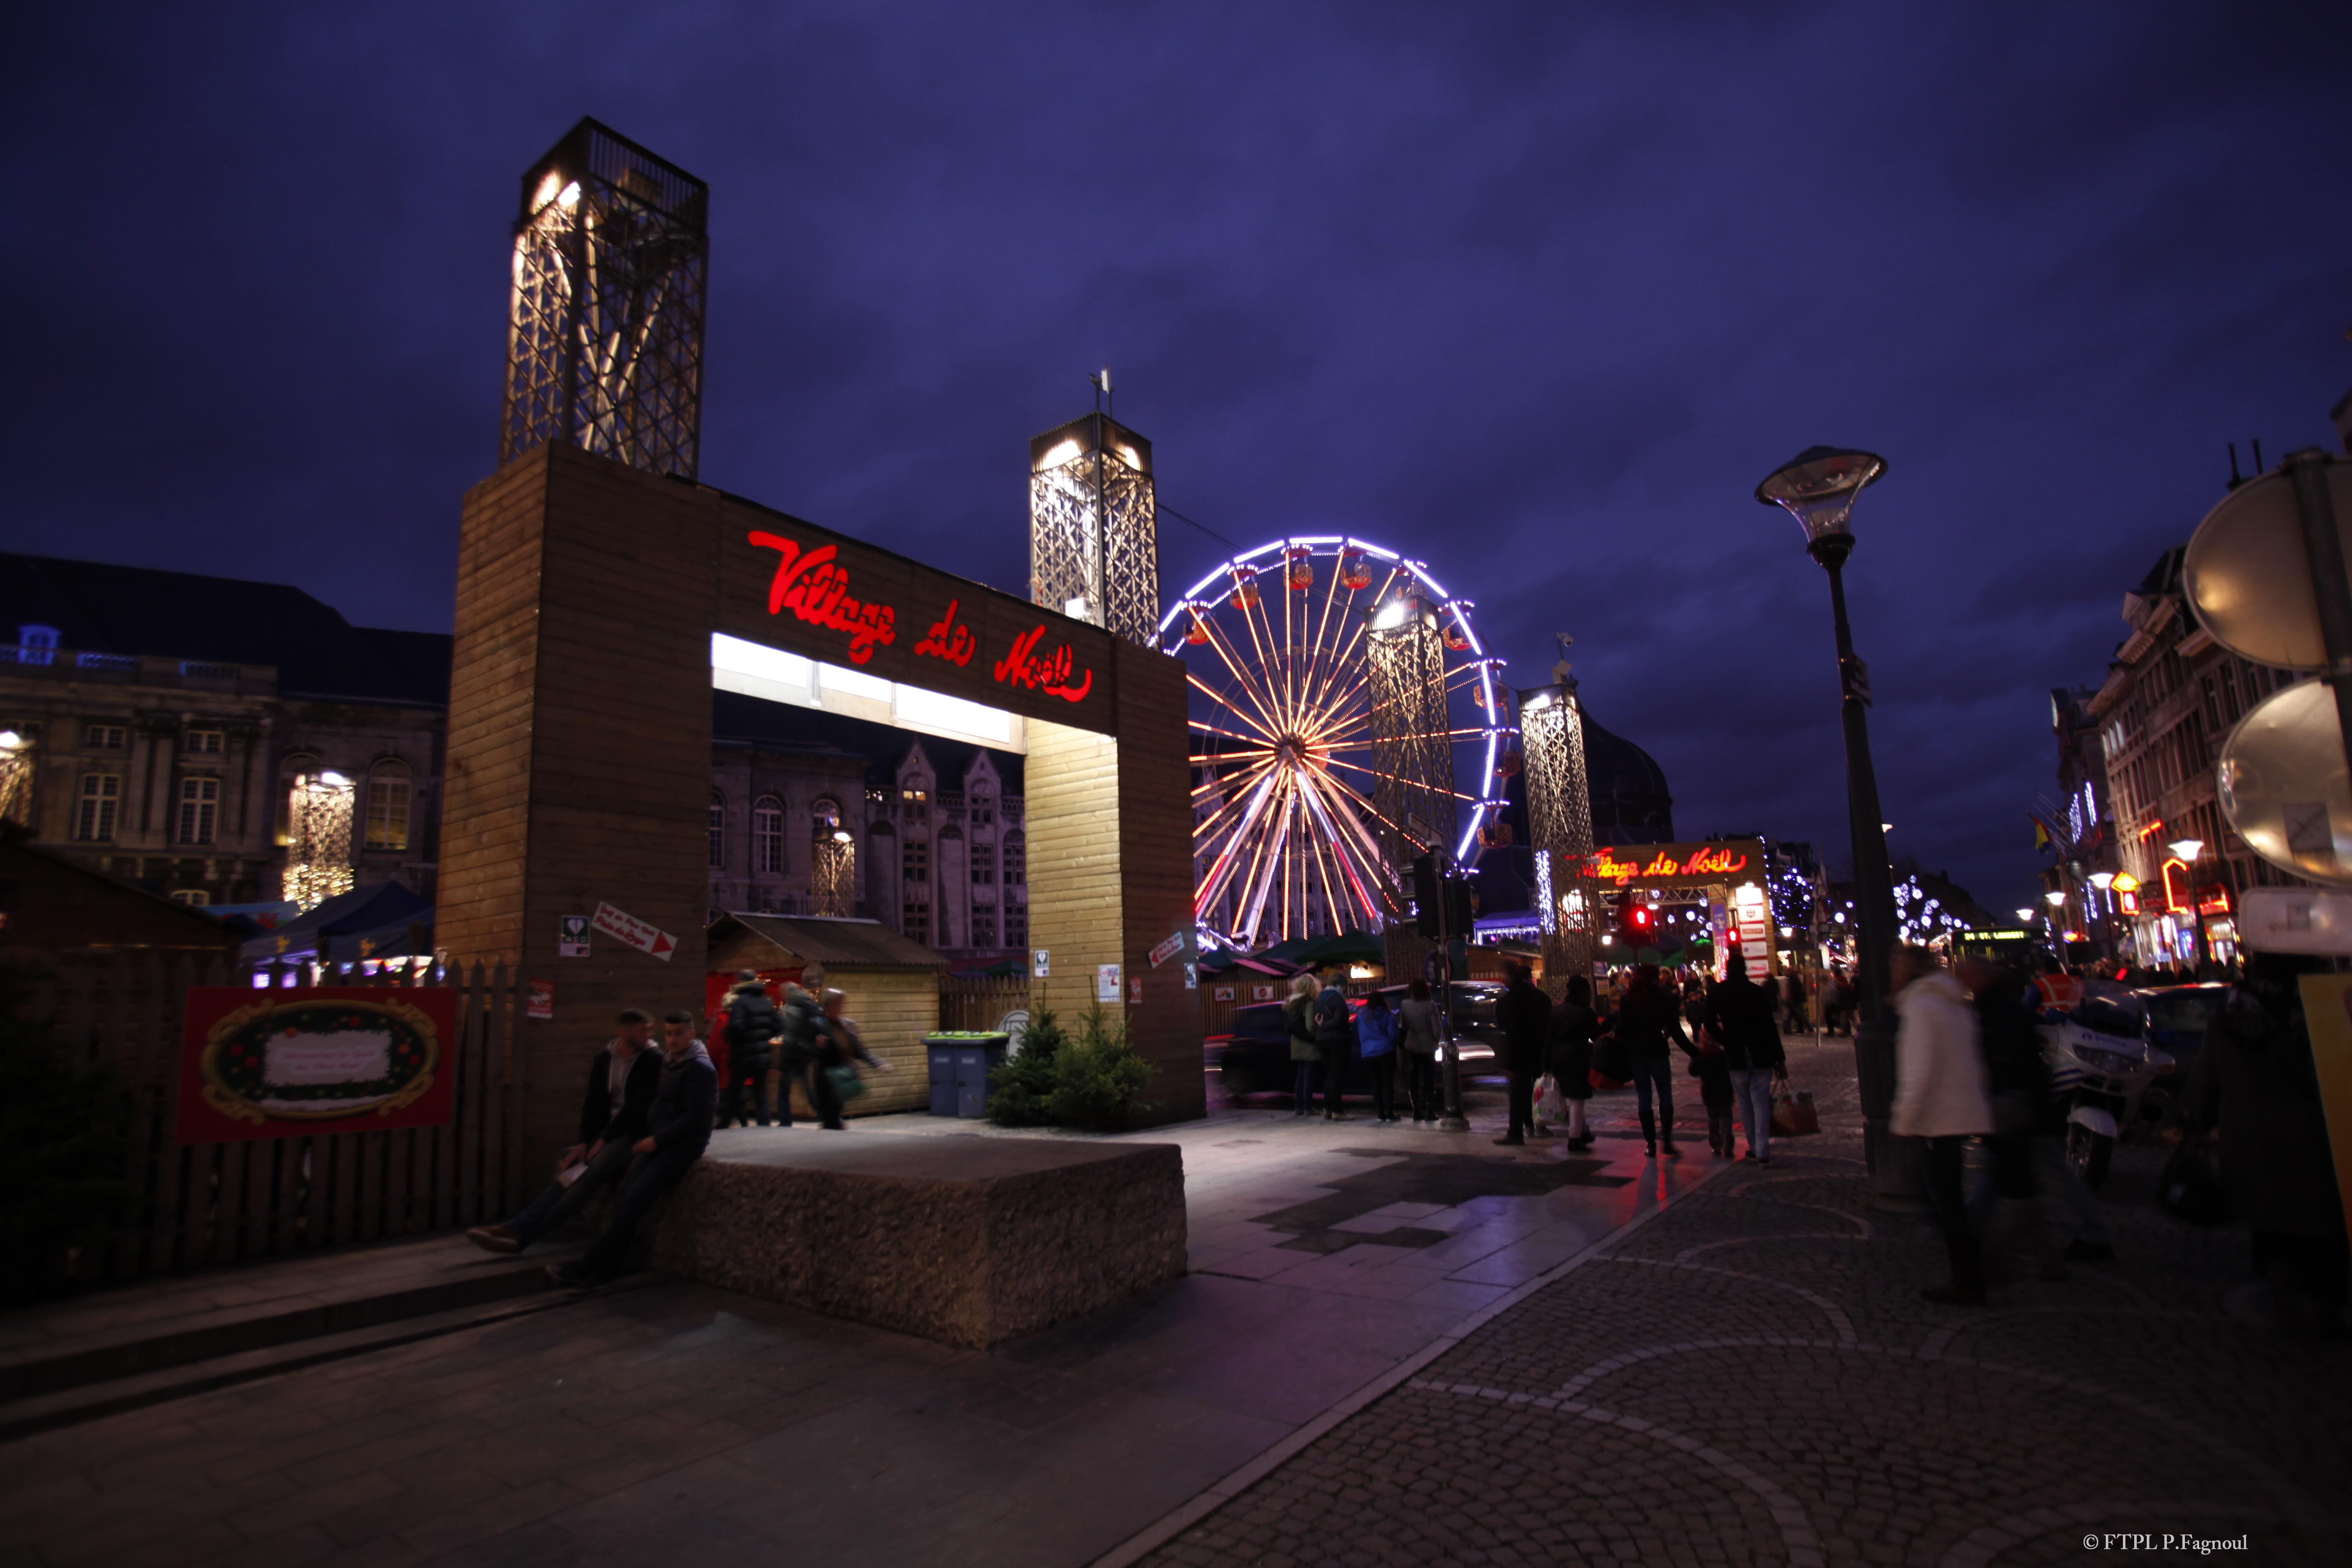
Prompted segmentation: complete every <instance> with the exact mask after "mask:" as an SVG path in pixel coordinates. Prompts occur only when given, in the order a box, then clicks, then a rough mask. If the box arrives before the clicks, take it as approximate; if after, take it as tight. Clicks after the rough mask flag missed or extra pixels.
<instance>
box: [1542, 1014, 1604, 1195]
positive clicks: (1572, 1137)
mask: <svg viewBox="0 0 2352 1568" xmlns="http://www.w3.org/2000/svg"><path fill="white" fill-rule="evenodd" d="M1599 1028H1600V1020H1599V1019H1598V1018H1597V1017H1595V1016H1594V1015H1593V1012H1592V982H1591V981H1590V980H1587V979H1586V978H1585V977H1584V976H1583V975H1581V974H1574V975H1570V977H1569V981H1568V1000H1566V1001H1565V1002H1562V1003H1561V1004H1560V1005H1559V1006H1557V1007H1554V1008H1553V1009H1552V1010H1551V1076H1552V1079H1553V1081H1555V1082H1556V1083H1558V1084H1559V1092H1560V1096H1561V1098H1562V1099H1564V1100H1567V1101H1568V1147H1569V1151H1570V1152H1571V1153H1574V1152H1579V1151H1581V1150H1585V1149H1590V1148H1591V1147H1592V1133H1591V1130H1590V1129H1588V1128H1587V1127H1586V1126H1585V1123H1584V1102H1585V1101H1586V1100H1590V1099H1591V1098H1592V1037H1593V1035H1594V1034H1595V1033H1596V1032H1597V1031H1598V1030H1599Z"/></svg>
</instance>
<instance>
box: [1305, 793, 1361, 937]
mask: <svg viewBox="0 0 2352 1568" xmlns="http://www.w3.org/2000/svg"><path fill="white" fill-rule="evenodd" d="M1307 798H1308V801H1309V803H1310V805H1309V809H1310V810H1312V811H1313V813H1314V814H1315V816H1316V818H1317V820H1318V822H1320V823H1321V824H1322V826H1323V832H1324V835H1325V844H1326V846H1328V849H1329V852H1330V858H1331V859H1332V860H1333V861H1335V862H1337V864H1338V865H1339V874H1340V878H1341V879H1342V880H1343V881H1345V882H1346V883H1347V884H1348V886H1349V887H1350V888H1352V889H1354V892H1355V899H1354V902H1355V906H1356V908H1357V909H1358V910H1360V911H1361V912H1362V914H1363V916H1364V918H1365V919H1366V921H1370V919H1371V918H1372V917H1373V915H1374V913H1375V909H1376V906H1375V904H1374V902H1373V900H1372V897H1371V895H1370V893H1368V892H1367V891H1366V890H1365V889H1364V884H1363V879H1361V878H1360V877H1359V876H1357V874H1356V868H1355V863H1354V861H1353V860H1352V859H1351V858H1349V855H1348V852H1347V843H1346V839H1345V837H1344V836H1343V835H1342V833H1341V831H1340V828H1339V824H1338V822H1336V821H1335V820H1333V816H1332V813H1331V812H1330V811H1329V809H1328V807H1327V805H1326V804H1325V802H1324V801H1323V799H1322V798H1321V792H1320V791H1319V790H1318V791H1314V792H1311V793H1310V794H1309V795H1308V797H1307ZM1340 815H1341V816H1349V815H1350V814H1349V813H1347V812H1345V811H1344V809H1343V810H1342V812H1341V813H1340ZM1349 826H1353V827H1354V828H1355V829H1356V830H1357V831H1358V832H1359V833H1361V832H1362V830H1363V825H1362V824H1361V823H1356V822H1351V823H1350V824H1349ZM1366 837H1370V836H1369V835H1366ZM1319 847H1320V846H1318V848H1319ZM1317 868H1318V874H1319V875H1321V877H1322V879H1323V900H1324V902H1325V903H1326V904H1327V905H1328V906H1329V907H1330V908H1331V910H1333V912H1334V915H1335V916H1336V915H1337V913H1338V910H1339V900H1338V899H1337V898H1336V897H1335V896H1334V894H1333V891H1332V889H1331V881H1330V873H1329V871H1328V868H1325V867H1324V866H1323V865H1322V859H1321V857H1320V855H1319V854H1318V859H1317Z"/></svg>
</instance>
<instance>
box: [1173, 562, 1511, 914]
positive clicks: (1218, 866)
mask: <svg viewBox="0 0 2352 1568" xmlns="http://www.w3.org/2000/svg"><path fill="white" fill-rule="evenodd" d="M1471 608H1472V605H1471V602H1470V601H1469V600H1466V599H1462V598H1457V597H1455V596H1454V595H1452V594H1449V593H1448V592H1446V590H1445V589H1444V586H1442V585H1441V584H1439V583H1438V582H1437V580H1436V579H1435V578H1433V577H1432V576H1431V575H1430V574H1429V571H1428V568H1427V567H1425V566H1424V565H1423V564H1422V563H1419V562H1415V561H1408V560H1405V559H1404V558H1403V557H1402V556H1401V555H1399V554H1398V553H1397V552H1395V551H1393V550H1389V549H1385V548H1383V547H1381V545H1378V544H1374V543H1372V542H1370V541H1368V540H1362V539H1356V538H1351V537H1347V536H1344V535H1315V536H1302V537H1296V538H1287V539H1277V540H1275V541H1273V542H1270V543H1266V544H1261V545H1259V546H1258V547H1257V548H1256V549H1255V550H1250V551H1244V552H1242V553H1241V554H1239V555H1236V556H1234V557H1233V558H1232V559H1231V560H1229V561H1226V562H1224V563H1223V564H1221V565H1219V566H1218V567H1217V569H1216V570H1215V571H1213V572H1212V573H1210V574H1208V575H1207V576H1205V577H1203V578H1202V579H1201V580H1200V582H1198V583H1196V584H1193V585H1192V588H1191V589H1190V590H1189V591H1188V592H1187V593H1186V594H1185V595H1183V596H1182V597H1181V599H1179V600H1178V601H1177V602H1176V604H1175V605H1173V606H1172V607H1171V609H1170V610H1169V611H1168V613H1167V615H1166V616H1163V617H1161V619H1160V646H1161V647H1163V648H1164V649H1165V650H1166V651H1167V652H1169V653H1172V654H1177V655H1180V656H1182V657H1183V658H1184V659H1185V663H1186V668H1187V669H1188V670H1189V672H1190V681H1191V685H1192V709H1191V723H1192V864H1193V903H1192V908H1193V913H1194V916H1195V918H1196V920H1197V921H1199V923H1200V925H1201V926H1202V929H1203V930H1204V931H1206V932H1207V933H1209V934H1211V935H1213V936H1215V937H1217V938H1219V939H1221V940H1223V941H1224V942H1229V943H1231V944H1232V945H1234V946H1235V947H1240V948H1249V947H1255V946H1262V945H1265V944H1266V943H1270V942H1278V941H1283V940H1286V939H1289V938H1294V937H1315V936H1325V935H1333V934H1337V933H1339V932H1340V931H1350V930H1359V931H1381V929H1382V928H1383V927H1384V926H1385V925H1386V924H1387V923H1388V921H1390V920H1391V919H1392V918H1394V917H1396V916H1398V915H1401V914H1402V913H1403V912H1404V910H1405V899H1404V891H1405V887H1406V880H1405V879H1406V874H1407V868H1408V867H1409V866H1410V864H1411V862H1412V859H1413V858H1414V857H1416V856H1418V855H1420V854H1421V853H1423V851H1424V850H1427V849H1430V848H1433V847H1441V846H1442V847H1444V848H1446V849H1448V850H1450V851H1451V852H1452V853H1453V854H1454V857H1455V858H1463V857H1465V856H1466V855H1467V854H1468V853H1469V850H1470V847H1471V845H1472V844H1473V843H1474V842H1475V841H1476V840H1477V838H1478V836H1479V833H1480V830H1481V828H1482V827H1483V826H1485V825H1486V821H1487V819H1488V817H1489V816H1490V815H1491V814H1492V813H1494V812H1495V811H1496V810H1498V809H1499V808H1500V807H1501V805H1502V804H1503V803H1502V802H1501V801H1499V800H1497V799H1495V798H1492V796H1493V794H1494V789H1493V785H1494V784H1495V781H1496V767H1497V765H1498V764H1499V763H1504V762H1505V744H1506V740H1507V736H1508V735H1509V733H1510V722H1509V717H1508V711H1507V696H1506V694H1505V689H1504V687H1503V685H1502V680H1501V675H1500V671H1501V668H1502V662H1503V661H1502V660H1500V659H1497V658H1490V657H1489V656H1488V655H1487V653H1486V647H1485V646H1484V645H1483V644H1481V643H1480V641H1479V640H1478V634H1477V630H1476V628H1475V627H1474V626H1472V625H1471V620H1470V611H1471Z"/></svg>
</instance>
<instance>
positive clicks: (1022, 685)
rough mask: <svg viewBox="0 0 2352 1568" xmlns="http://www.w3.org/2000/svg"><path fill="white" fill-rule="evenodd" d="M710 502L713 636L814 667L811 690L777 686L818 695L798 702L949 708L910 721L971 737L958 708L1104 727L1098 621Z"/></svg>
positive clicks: (973, 715)
mask: <svg viewBox="0 0 2352 1568" xmlns="http://www.w3.org/2000/svg"><path fill="white" fill-rule="evenodd" d="M719 505H720V508H721V513H720V527H719V536H718V548H719V561H718V573H719V625H718V626H716V627H714V628H713V630H714V631H716V632H718V633H719V634H720V635H722V636H724V637H730V638H732V639H736V640H737V641H739V642H741V643H749V644H756V645H758V646H760V647H765V648H768V649H771V650H772V651H773V652H774V653H776V654H777V655H779V656H780V657H784V658H801V659H805V660H808V661H810V662H811V663H813V664H814V665H815V666H816V667H818V670H819V672H820V673H819V674H818V675H817V676H816V677H815V680H816V684H815V685H814V687H808V678H807V677H805V676H802V675H801V672H800V671H798V670H797V669H794V670H792V671H789V672H788V678H787V679H782V681H781V684H782V686H785V687H788V688H792V689H793V690H795V691H798V690H800V689H803V688H807V689H809V690H810V691H811V692H812V695H813V697H814V698H815V699H817V700H814V701H812V702H811V704H810V705H812V706H823V707H826V708H831V707H833V706H835V703H834V701H833V700H832V699H833V697H834V696H835V694H838V695H840V696H841V697H842V699H843V700H844V701H845V703H847V704H849V705H853V706H854V705H856V702H857V700H859V699H860V698H863V699H866V700H867V701H868V702H869V703H870V704H871V705H873V706H876V707H877V708H890V709H894V710H906V709H909V708H912V707H921V706H924V705H926V704H928V705H929V706H930V707H934V708H942V711H944V710H945V709H944V707H943V705H953V706H955V717H953V718H952V719H951V720H950V721H940V720H936V719H935V720H933V721H932V722H931V723H930V724H929V725H926V724H924V723H921V722H917V723H915V724H914V725H912V726H911V727H915V728H925V727H934V728H938V729H940V730H941V731H943V732H953V733H956V734H959V735H962V736H967V737H970V738H975V739H977V738H979V737H978V736H976V735H973V733H972V731H974V730H975V729H990V728H992V727H993V726H992V725H989V724H985V723H980V724H975V723H974V722H973V721H974V720H976V719H978V717H979V714H978V712H977V711H976V710H972V709H971V708H969V707H968V706H962V705H970V704H978V705H979V707H980V709H984V710H992V711H994V712H997V713H1000V714H1012V715H1015V716H1018V717H1020V718H1026V719H1048V720H1052V721H1054V722H1055V723H1059V724H1068V725H1074V726H1076V727H1077V728H1079V729H1082V730H1093V731H1097V732H1105V733H1108V732H1111V731H1115V730H1116V728H1117V723H1118V721H1117V719H1116V718H1115V716H1114V713H1113V697H1114V694H1113V690H1112V685H1113V682H1112V674H1111V661H1112V658H1113V640H1112V638H1111V637H1110V635H1109V634H1108V633H1107V632H1105V631H1104V630H1103V629H1102V628H1101V627H1099V626H1089V625H1087V624H1086V623H1085V622H1083V621H1076V620H1073V619H1071V618H1070V617H1068V616H1063V615H1059V614H1056V613H1055V611H1052V610H1049V609H1045V608H1043V607H1040V606H1038V605H1031V604H1028V603H1027V602H1025V601H1024V600H1021V599H1017V598H1015V597H1013V595H1010V594H1004V593H1000V592H998V591H997V590H995V589H993V588H990V587H987V586H985V585H984V584H979V583H974V582H971V581H969V580H968V579H965V578H961V577H957V576H954V575H952V574H949V573H945V572H940V571H938V570H936V569H934V568H931V567H928V566H924V565H921V564H919V563H916V562H913V561H909V560H908V559H907V558H906V557H904V556H901V555H895V554H892V553H891V552H888V551H887V550H878V549H876V548H874V547H873V546H871V545H867V544H861V543H859V542H856V541H855V540H851V539H845V538H844V537H842V536H841V535H839V534H836V533H834V532H831V531H827V530H825V529H821V528H818V527H816V526H814V524H810V523H805V522H803V521H800V520H799V519H797V518H792V517H787V516H785V515H783V514H782V513H781V512H772V511H767V510H762V509H761V508H757V507H753V506H751V505H749V504H747V503H744V502H741V501H740V500H736V499H735V498H733V497H724V498H719ZM753 657H756V656H753ZM714 668H715V669H716V670H717V671H718V672H719V673H720V674H721V675H722V676H728V677H730V679H732V678H734V677H735V676H737V675H741V674H745V673H747V672H738V671H730V669H729V668H728V665H727V663H726V662H719V663H716V664H715V665H714ZM791 677H799V679H792V678H791ZM861 677H862V678H866V679H863V680H861V679H860V678H861ZM721 684H727V681H725V680H722V682H721ZM751 684H752V680H751V679H745V680H744V681H743V688H742V689H747V690H748V689H750V688H751ZM910 693H911V694H920V695H910ZM751 694H754V695H769V693H767V692H765V691H755V692H752V693H751ZM780 700H793V698H792V697H788V696H787V697H781V698H780ZM844 710H845V711H847V710H848V707H845V708H844ZM861 712H862V710H861ZM862 716H868V717H874V718H878V719H882V720H883V721H886V722H887V721H893V718H894V714H886V713H883V712H879V711H877V712H874V713H871V714H862ZM895 718H896V720H897V721H901V722H904V721H906V720H907V718H908V714H906V713H903V712H900V713H896V714H895ZM997 743H1002V742H997Z"/></svg>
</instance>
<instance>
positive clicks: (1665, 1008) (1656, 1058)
mask: <svg viewBox="0 0 2352 1568" xmlns="http://www.w3.org/2000/svg"><path fill="white" fill-rule="evenodd" d="M1609 1033H1610V1034H1611V1036H1612V1037H1614V1038H1615V1039H1616V1041H1617V1043H1618V1045H1620V1046H1621V1047H1623V1048H1624V1052H1625V1059H1626V1062H1627V1065H1628V1066H1629V1067H1630V1068H1632V1070H1633V1099H1634V1101H1635V1103H1636V1104H1637V1105H1638V1106H1639V1107H1640V1109H1641V1113H1642V1137H1643V1140H1644V1141H1645V1142H1647V1144H1648V1149H1649V1152H1650V1154H1651V1155H1652V1156H1655V1155H1656V1153H1657V1152H1658V1134H1659V1133H1660V1132H1661V1131H1664V1134H1665V1142H1666V1154H1667V1157H1668V1158H1670V1159H1680V1158H1681V1157H1682V1151H1681V1150H1679V1149H1677V1148H1675V1089H1674V1084H1675V1079H1674V1067H1673V1059H1674V1058H1672V1057H1671V1056H1669V1055H1668V1054H1667V1052H1668V1045H1667V1042H1668V1041H1672V1042H1673V1043H1674V1044H1675V1045H1676V1046H1680V1047H1683V1048H1684V1049H1685V1050H1688V1049H1689V1048H1690V1038H1689V1037H1688V1036H1686V1035H1685V1034H1684V1033H1683V1020H1682V1012H1681V1009H1680V1008H1679V1007H1678V1006H1677V1005H1675V998H1674V996H1673V994H1671V993H1669V992H1668V991H1667V990H1666V987H1665V985H1664V983H1663V982H1662V981H1661V980H1660V979H1659V978H1658V966H1657V965H1656V964H1654V963H1641V964H1636V965H1634V967H1633V984H1632V985H1630V986H1628V987H1627V988H1626V990H1625V999H1624V1000H1623V1001H1622V1002H1621V1003H1620V1004H1618V1007H1617V1013H1616V1016H1614V1017H1613V1018H1612V1019H1611V1020H1610V1021H1609ZM1653 1100H1655V1101H1656V1109H1655V1110H1654V1111H1653V1110H1652V1105H1651V1102H1652V1101H1653ZM1662 1124H1663V1125H1662Z"/></svg>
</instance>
